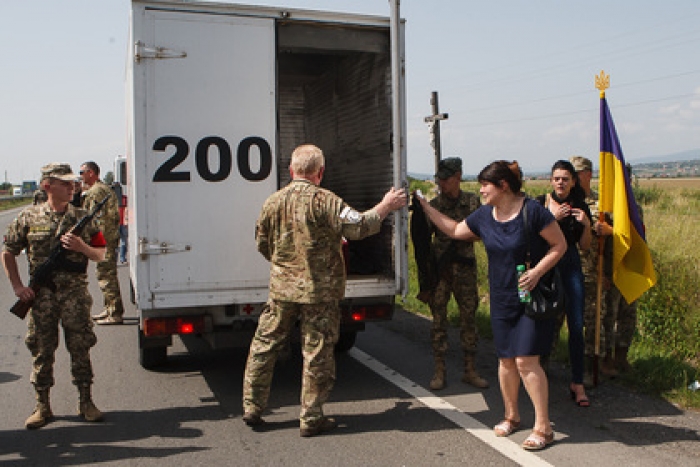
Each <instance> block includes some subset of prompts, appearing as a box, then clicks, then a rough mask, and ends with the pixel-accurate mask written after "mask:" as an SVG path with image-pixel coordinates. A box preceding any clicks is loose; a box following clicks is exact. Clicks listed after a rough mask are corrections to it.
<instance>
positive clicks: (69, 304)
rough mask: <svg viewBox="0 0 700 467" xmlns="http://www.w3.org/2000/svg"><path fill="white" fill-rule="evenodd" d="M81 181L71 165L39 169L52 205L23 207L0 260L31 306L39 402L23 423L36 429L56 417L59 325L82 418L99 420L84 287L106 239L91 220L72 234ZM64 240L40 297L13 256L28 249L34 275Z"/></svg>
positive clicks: (16, 289) (31, 340) (30, 333)
mask: <svg viewBox="0 0 700 467" xmlns="http://www.w3.org/2000/svg"><path fill="white" fill-rule="evenodd" d="M75 178H76V176H75V175H74V174H73V172H72V171H71V168H70V166H69V165H68V164H59V163H54V164H49V165H47V166H44V167H43V168H42V169H41V182H40V184H41V188H42V189H43V190H44V191H45V192H46V194H47V201H46V202H43V203H40V204H38V205H34V206H30V207H28V208H26V209H24V210H23V211H22V212H20V214H19V215H18V216H17V218H16V219H15V220H14V221H13V222H12V223H11V224H10V226H9V227H8V229H7V234H6V235H5V242H4V247H3V250H2V254H1V256H0V258H1V259H2V264H3V267H4V268H5V273H6V274H7V277H8V278H9V279H10V283H11V285H12V289H13V291H14V293H15V295H16V296H17V298H19V299H20V300H22V301H24V302H32V301H33V303H32V307H31V310H30V311H29V322H28V332H27V337H26V340H25V342H26V344H27V348H28V349H29V351H30V352H31V353H32V359H33V368H32V375H31V382H32V384H33V385H34V389H35V391H36V399H37V405H36V408H35V410H34V412H33V413H32V415H31V416H30V417H29V418H27V421H26V422H25V426H26V427H27V428H28V429H36V428H40V427H42V426H44V425H45V424H46V423H47V422H48V421H49V420H50V419H51V418H52V417H53V412H52V411H51V405H50V402H49V389H50V388H51V386H53V385H54V376H53V363H54V354H55V352H56V349H57V348H58V338H59V332H58V326H59V322H60V323H61V326H62V327H63V334H64V339H65V343H66V348H67V349H68V353H70V357H71V365H70V368H71V374H72V376H73V384H75V385H76V386H77V387H78V391H79V394H80V402H79V404H78V413H79V414H80V415H81V416H82V417H83V418H84V419H85V420H87V421H89V422H96V421H99V420H102V413H101V412H100V411H99V410H98V409H97V407H95V404H94V403H93V402H92V396H91V392H90V388H91V386H92V379H93V372H92V364H91V363H90V348H91V347H92V346H94V345H95V343H96V342H97V337H96V336H95V333H94V331H93V329H92V328H93V323H92V320H91V319H90V308H91V307H92V297H90V293H89V292H88V287H87V284H88V282H87V264H88V260H92V261H101V260H102V259H103V258H104V255H105V245H106V242H105V239H104V236H103V235H102V233H101V232H100V230H99V227H98V226H97V223H96V222H95V221H94V219H93V221H92V222H90V223H89V224H88V225H87V226H86V227H85V228H84V229H83V231H82V233H81V235H80V236H78V235H74V234H73V233H67V232H68V231H69V230H70V229H71V228H72V227H73V226H74V225H75V224H76V223H77V222H78V220H79V219H81V218H82V217H83V216H85V214H86V211H84V210H83V209H80V208H76V207H74V206H72V205H71V204H70V200H71V198H72V197H73V190H74V187H75V185H74V180H75ZM59 242H60V243H61V244H62V245H63V247H64V248H65V249H66V250H67V253H66V255H65V257H64V258H63V259H62V260H61V261H60V262H58V264H57V266H56V269H55V270H54V271H53V272H52V275H51V279H52V284H51V285H49V286H45V287H41V288H39V290H38V291H37V292H36V293H35V292H34V289H32V288H31V287H27V286H25V285H24V283H23V282H22V279H21V277H20V275H19V270H18V265H17V259H16V256H18V255H19V254H20V253H21V252H22V250H24V249H26V251H27V259H28V261H29V275H30V276H33V275H34V273H35V272H36V271H37V268H38V267H39V266H40V265H41V264H43V263H44V262H45V261H46V260H47V259H48V258H49V255H50V254H51V251H52V250H53V248H54V247H56V246H57V245H58V244H59Z"/></svg>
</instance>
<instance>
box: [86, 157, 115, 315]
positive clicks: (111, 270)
mask: <svg viewBox="0 0 700 467" xmlns="http://www.w3.org/2000/svg"><path fill="white" fill-rule="evenodd" d="M80 177H81V178H82V179H83V183H84V185H85V187H86V189H87V191H85V192H84V194H83V202H82V206H83V208H85V209H87V210H88V211H89V210H91V209H92V208H93V207H94V206H95V205H96V204H97V203H99V202H100V201H102V200H103V199H104V198H105V197H109V200H108V201H107V204H105V206H104V207H103V208H102V211H101V212H100V215H99V216H98V225H99V226H100V229H102V232H103V234H104V236H105V238H106V239H107V255H106V256H105V260H104V261H102V262H101V263H99V264H98V265H97V281H98V283H99V285H100V289H101V290H102V295H103V296H104V307H103V309H102V312H101V313H99V314H97V315H95V316H93V319H94V320H95V322H96V323H97V324H122V322H123V316H124V304H123V303H122V295H121V291H120V289H119V278H118V276H117V248H118V247H119V201H118V200H117V196H116V194H115V193H114V190H112V188H111V187H110V186H109V185H107V184H105V183H103V182H102V181H101V180H100V168H99V166H98V165H97V164H96V163H94V162H92V161H90V162H85V163H84V164H82V165H81V166H80Z"/></svg>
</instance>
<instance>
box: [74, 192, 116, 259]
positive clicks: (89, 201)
mask: <svg viewBox="0 0 700 467" xmlns="http://www.w3.org/2000/svg"><path fill="white" fill-rule="evenodd" d="M105 196H109V201H107V203H106V204H105V205H104V206H103V207H102V209H101V210H100V213H99V214H98V215H97V225H98V226H99V227H100V229H101V230H102V234H103V235H104V236H105V239H106V240H107V243H108V244H109V245H110V246H112V245H113V246H115V247H116V243H117V242H119V202H118V201H117V196H116V195H115V194H114V190H112V188H110V187H109V186H108V185H106V184H105V183H103V182H101V181H100V180H97V181H96V182H95V184H94V185H92V186H91V187H90V189H89V190H87V191H86V192H85V193H84V194H83V208H84V209H86V210H87V211H88V212H89V211H91V210H92V208H93V207H94V206H95V205H96V204H97V203H99V202H100V201H102V200H103V199H105Z"/></svg>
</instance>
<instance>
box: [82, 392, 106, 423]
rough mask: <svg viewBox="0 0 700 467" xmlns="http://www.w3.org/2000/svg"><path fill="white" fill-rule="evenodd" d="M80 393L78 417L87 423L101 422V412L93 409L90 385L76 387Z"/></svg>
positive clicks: (95, 408)
mask: <svg viewBox="0 0 700 467" xmlns="http://www.w3.org/2000/svg"><path fill="white" fill-rule="evenodd" d="M78 391H79V392H80V403H79V404H78V415H80V416H81V417H83V418H84V419H85V420H86V421H88V422H99V421H102V412H100V410H99V409H98V408H97V407H95V404H94V403H93V402H92V396H91V395H90V385H89V384H81V385H79V386H78Z"/></svg>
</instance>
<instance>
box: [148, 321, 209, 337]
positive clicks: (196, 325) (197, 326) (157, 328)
mask: <svg viewBox="0 0 700 467" xmlns="http://www.w3.org/2000/svg"><path fill="white" fill-rule="evenodd" d="M204 331H205V325H204V316H180V317H177V318H146V319H145V320H144V321H143V333H144V334H145V335H146V336H147V337H153V336H167V335H171V334H200V333H203V332H204Z"/></svg>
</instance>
